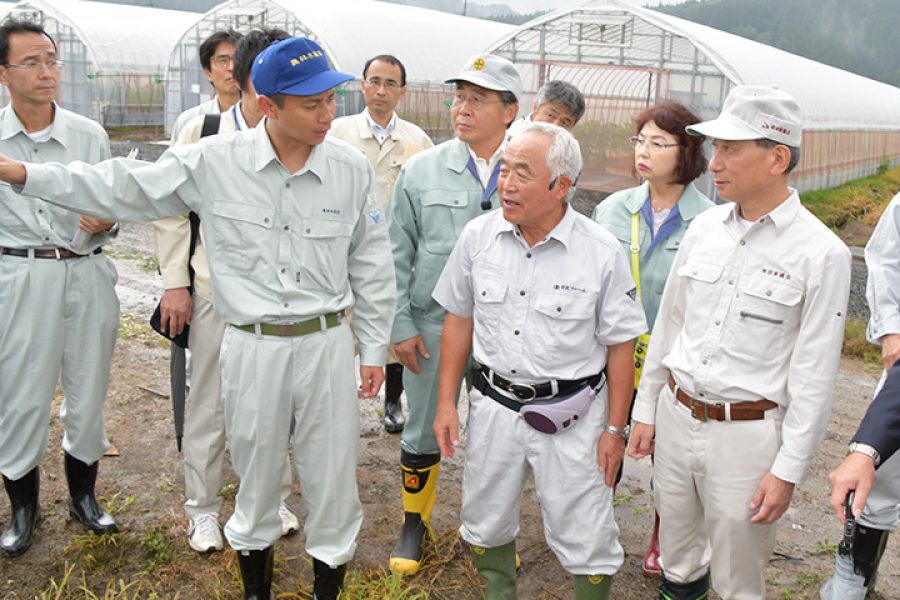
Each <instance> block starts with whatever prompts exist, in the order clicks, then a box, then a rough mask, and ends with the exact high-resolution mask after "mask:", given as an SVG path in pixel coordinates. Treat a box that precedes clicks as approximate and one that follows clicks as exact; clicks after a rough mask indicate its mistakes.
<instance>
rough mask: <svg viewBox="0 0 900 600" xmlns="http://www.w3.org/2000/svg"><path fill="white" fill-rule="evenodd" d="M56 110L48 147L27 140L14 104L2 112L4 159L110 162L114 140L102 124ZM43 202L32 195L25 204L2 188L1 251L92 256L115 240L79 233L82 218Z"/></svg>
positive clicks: (0, 129) (0, 127)
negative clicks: (53, 250) (55, 250)
mask: <svg viewBox="0 0 900 600" xmlns="http://www.w3.org/2000/svg"><path fill="white" fill-rule="evenodd" d="M55 109H56V112H55V113H54V116H53V125H52V128H51V129H50V138H49V139H48V140H46V141H44V142H35V141H32V139H31V138H30V137H28V134H27V133H25V126H24V125H23V124H22V121H20V120H19V117H18V116H17V115H16V113H15V111H14V110H13V109H12V105H11V104H8V105H6V106H5V107H3V108H2V109H0V154H4V155H6V156H9V157H10V158H14V159H16V160H27V161H31V162H37V163H43V162H60V163H69V162H71V161H73V160H80V161H84V162H87V163H97V162H100V161H102V160H106V159H108V158H109V157H110V152H109V137H108V136H107V135H106V132H105V131H103V128H102V127H100V125H98V124H97V123H95V122H93V121H91V120H90V119H86V118H84V117H82V116H80V115H76V114H75V113H73V112H70V111H68V110H65V109H63V108H60V107H59V106H56V107H55ZM41 198H42V196H41V195H40V194H30V195H27V196H25V198H24V200H25V201H24V202H23V201H22V197H20V196H19V195H17V194H15V193H13V192H12V190H11V189H10V188H9V187H8V186H2V187H0V247H4V248H45V249H48V248H65V249H66V250H71V251H73V252H77V253H79V254H90V253H91V252H93V251H94V250H95V249H96V248H99V247H100V246H102V245H103V244H105V243H106V242H107V241H108V240H109V239H110V237H111V234H109V233H105V232H104V233H97V234H94V235H89V234H87V233H85V232H80V229H79V227H78V221H79V219H80V215H79V214H78V213H76V212H72V211H71V210H67V209H65V208H61V207H59V206H53V205H52V204H48V203H46V202H44V201H43V200H42V199H41ZM79 232H80V233H79ZM76 234H78V235H77V238H76Z"/></svg>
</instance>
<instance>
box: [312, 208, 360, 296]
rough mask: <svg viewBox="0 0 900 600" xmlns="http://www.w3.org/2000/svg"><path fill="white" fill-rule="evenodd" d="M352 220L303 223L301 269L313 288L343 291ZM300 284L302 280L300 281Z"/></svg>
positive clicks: (323, 220)
mask: <svg viewBox="0 0 900 600" xmlns="http://www.w3.org/2000/svg"><path fill="white" fill-rule="evenodd" d="M353 227H354V223H350V222H348V221H333V220H330V219H307V220H306V221H305V222H304V225H303V249H302V255H301V259H300V261H299V262H300V268H301V272H302V273H303V278H304V279H305V281H306V282H307V283H308V284H309V285H310V286H311V287H314V288H317V289H321V290H326V291H330V292H334V293H340V292H342V291H343V290H344V289H345V287H346V286H347V284H348V282H349V275H348V272H347V259H348V257H349V255H350V237H351V236H352V235H353ZM301 283H302V280H301Z"/></svg>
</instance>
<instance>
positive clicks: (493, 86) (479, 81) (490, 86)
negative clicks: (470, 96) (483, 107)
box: [444, 75, 515, 93]
mask: <svg viewBox="0 0 900 600" xmlns="http://www.w3.org/2000/svg"><path fill="white" fill-rule="evenodd" d="M460 81H465V82H466V83H471V84H473V85H477V86H478V87H483V88H484V89H486V90H493V91H495V92H512V90H508V89H506V87H504V86H503V85H501V84H500V83H497V81H496V80H494V79H488V78H486V77H478V76H477V75H460V76H459V77H454V78H453V79H448V80H446V81H445V82H444V83H458V82H460ZM513 93H515V92H513Z"/></svg>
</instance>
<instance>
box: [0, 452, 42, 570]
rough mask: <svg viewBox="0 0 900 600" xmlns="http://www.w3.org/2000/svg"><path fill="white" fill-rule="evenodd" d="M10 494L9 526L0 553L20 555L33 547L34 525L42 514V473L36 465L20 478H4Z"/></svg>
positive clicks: (0, 546) (7, 492)
mask: <svg viewBox="0 0 900 600" xmlns="http://www.w3.org/2000/svg"><path fill="white" fill-rule="evenodd" d="M3 484H4V486H5V487H6V495H7V496H9V506H10V513H11V514H10V517H9V527H8V528H7V529H6V531H4V532H3V536H2V537H0V553H3V554H4V555H5V556H19V555H20V554H22V553H24V552H25V551H26V550H28V548H30V547H31V540H32V539H33V537H34V527H35V525H37V522H38V519H39V518H40V514H41V507H40V504H39V503H38V495H39V494H38V492H39V490H40V475H39V473H38V468H37V467H35V468H33V469H32V470H30V471H29V472H28V473H26V474H25V475H24V476H22V477H20V478H19V479H16V480H12V479H7V478H6V477H4V478H3Z"/></svg>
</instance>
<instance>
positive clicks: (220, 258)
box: [204, 202, 275, 273]
mask: <svg viewBox="0 0 900 600" xmlns="http://www.w3.org/2000/svg"><path fill="white" fill-rule="evenodd" d="M274 220H275V210H274V209H272V208H269V207H266V206H253V205H248V204H239V203H236V202H214V203H213V206H212V223H209V225H211V227H206V226H204V233H205V234H206V238H207V239H210V240H212V244H210V245H211V247H212V248H213V252H214V254H215V256H214V260H215V261H216V263H217V265H218V267H219V268H220V269H221V270H222V271H223V272H231V273H234V272H238V273H246V272H248V271H250V270H251V269H254V268H256V267H260V266H262V264H257V263H262V262H263V259H264V257H265V256H266V251H267V248H266V246H267V244H268V241H269V240H270V239H271V231H272V223H273V222H274Z"/></svg>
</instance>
